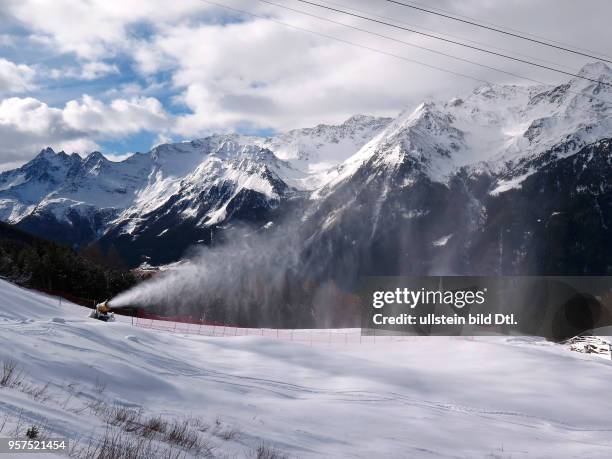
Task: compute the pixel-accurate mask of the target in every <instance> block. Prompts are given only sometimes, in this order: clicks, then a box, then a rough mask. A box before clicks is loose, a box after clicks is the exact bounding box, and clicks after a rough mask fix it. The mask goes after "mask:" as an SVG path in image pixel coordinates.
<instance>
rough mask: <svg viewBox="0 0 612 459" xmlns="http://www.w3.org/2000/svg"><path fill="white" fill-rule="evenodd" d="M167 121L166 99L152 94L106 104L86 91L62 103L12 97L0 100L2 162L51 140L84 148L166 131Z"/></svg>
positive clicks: (70, 147)
mask: <svg viewBox="0 0 612 459" xmlns="http://www.w3.org/2000/svg"><path fill="white" fill-rule="evenodd" d="M168 123H169V118H168V116H167V114H166V113H165V112H164V110H163V108H162V106H161V104H160V103H159V101H158V100H156V99H154V98H151V97H149V98H132V99H115V100H113V101H111V102H110V103H108V104H105V103H103V102H101V101H99V100H97V99H94V98H93V97H90V96H87V95H85V96H83V97H82V98H81V99H80V100H71V101H69V102H68V103H67V104H66V105H65V106H64V107H63V108H55V107H50V106H48V105H47V104H45V103H44V102H41V101H40V100H38V99H35V98H32V97H26V98H19V97H11V98H8V99H4V100H2V101H1V102H0V138H1V139H2V145H1V146H0V163H8V162H13V163H14V162H16V161H19V160H26V159H30V158H31V157H32V156H33V154H35V153H36V152H38V151H39V150H40V149H41V148H44V147H46V146H52V147H53V148H55V149H63V150H65V151H68V152H73V151H76V152H78V153H85V152H89V151H91V150H94V149H98V148H99V146H98V144H97V142H96V141H97V140H104V139H111V138H121V137H123V136H127V135H130V134H134V133H137V132H140V131H143V130H149V131H161V130H164V129H166V128H167V127H168Z"/></svg>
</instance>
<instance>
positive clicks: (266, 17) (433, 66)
mask: <svg viewBox="0 0 612 459" xmlns="http://www.w3.org/2000/svg"><path fill="white" fill-rule="evenodd" d="M200 1H201V2H204V3H208V4H209V5H213V6H218V7H220V8H225V9H226V10H230V11H234V12H236V13H241V14H247V15H249V16H252V17H255V18H259V19H264V20H266V21H270V22H274V23H276V24H280V25H283V26H285V27H288V28H290V29H294V30H299V31H301V32H307V33H310V34H312V35H317V36H319V37H323V38H327V39H330V40H335V41H339V42H341V43H345V44H347V45H351V46H355V47H357V48H362V49H366V50H368V51H371V52H374V53H379V54H383V55H385V56H389V57H393V58H396V59H400V60H403V61H406V62H411V63H413V64H417V65H421V66H423V67H427V68H430V69H433V70H439V71H441V72H446V73H450V74H452V75H456V76H460V77H463V78H468V79H470V80H473V81H477V82H479V83H486V84H489V85H490V84H492V83H491V82H490V81H487V80H484V79H482V78H478V77H475V76H471V75H467V74H465V73H461V72H456V71H454V70H449V69H446V68H444V67H438V66H436V65H432V64H427V63H425V62H421V61H418V60H416V59H410V58H408V57H406V56H401V55H399V54H395V53H390V52H387V51H383V50H381V49H378V48H373V47H370V46H367V45H362V44H360V43H355V42H353V41H350V40H345V39H343V38H338V37H334V36H333V35H327V34H324V33H321V32H317V31H315V30H311V29H307V28H305V27H300V26H296V25H293V24H289V23H287V22H283V21H279V20H277V19H274V18H271V17H268V16H263V15H260V14H256V13H253V12H251V11H247V10H242V9H239V8H234V7H231V6H228V5H223V4H221V3H216V2H212V1H210V0H200Z"/></svg>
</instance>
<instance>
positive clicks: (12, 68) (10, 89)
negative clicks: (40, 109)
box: [0, 57, 35, 94]
mask: <svg viewBox="0 0 612 459" xmlns="http://www.w3.org/2000/svg"><path fill="white" fill-rule="evenodd" d="M34 76H35V72H34V69H32V68H31V67H29V66H27V65H25V64H15V63H13V62H11V61H9V60H6V59H4V58H2V57H0V94H3V93H19V92H25V91H28V90H30V89H33V88H34V84H33V79H34Z"/></svg>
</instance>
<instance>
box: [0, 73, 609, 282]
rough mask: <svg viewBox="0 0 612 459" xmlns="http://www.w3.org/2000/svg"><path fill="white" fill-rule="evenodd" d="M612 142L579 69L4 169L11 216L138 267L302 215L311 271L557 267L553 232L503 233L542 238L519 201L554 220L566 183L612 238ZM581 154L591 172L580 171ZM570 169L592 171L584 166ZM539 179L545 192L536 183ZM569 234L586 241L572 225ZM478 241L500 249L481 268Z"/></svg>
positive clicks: (602, 96)
mask: <svg viewBox="0 0 612 459" xmlns="http://www.w3.org/2000/svg"><path fill="white" fill-rule="evenodd" d="M581 74H582V75H584V76H588V78H590V79H593V80H600V81H602V82H606V83H612V70H611V69H610V68H609V67H608V66H606V65H605V64H602V63H593V64H589V65H586V66H585V67H584V68H583V69H582V70H581ZM610 138H612V91H611V88H610V86H606V85H604V84H601V83H596V82H593V81H585V80H582V79H579V78H574V79H571V80H569V81H568V82H566V83H564V84H561V85H559V86H557V87H554V88H549V87H543V86H493V85H485V86H482V87H479V88H476V89H475V90H474V91H473V92H472V93H470V94H468V95H466V96H465V97H462V98H453V99H451V100H448V101H441V100H430V101H427V102H425V103H423V104H420V105H419V106H418V107H417V108H416V109H414V110H410V111H406V112H404V113H402V114H400V115H399V116H398V117H397V118H395V119H393V120H391V119H388V118H374V117H368V116H355V117H352V118H350V119H348V120H347V121H345V122H344V123H342V124H340V125H337V126H330V125H319V126H317V127H315V128H308V129H298V130H293V131H290V132H287V133H281V134H278V135H276V136H273V137H269V138H257V137H247V136H240V135H213V136H210V137H207V138H204V139H199V140H194V141H192V142H183V143H177V144H167V145H160V146H158V147H156V148H154V149H153V150H152V151H151V152H150V153H149V154H136V155H134V156H132V157H130V158H129V159H127V160H126V161H123V162H120V163H113V162H110V161H107V160H106V159H105V158H104V157H103V156H102V155H101V154H100V153H92V154H91V155H90V156H89V157H87V158H85V159H81V158H79V157H78V156H76V155H72V156H68V155H66V154H64V153H59V154H57V155H56V154H54V153H53V152H52V151H50V150H45V151H43V152H41V154H40V155H38V156H37V157H36V158H35V159H34V160H33V161H31V162H30V163H28V164H26V165H25V166H23V167H22V168H20V169H17V170H15V171H9V172H5V173H3V174H0V218H1V219H4V220H6V221H10V222H13V223H17V224H18V225H19V226H20V227H22V228H25V229H27V230H29V231H32V232H34V233H36V234H44V235H48V236H49V237H52V238H54V239H56V240H58V241H61V242H64V243H69V244H73V245H75V246H77V247H84V246H86V245H88V244H91V243H92V242H93V243H94V244H95V245H96V248H97V249H100V251H101V252H103V253H104V252H107V253H109V252H118V253H119V254H120V256H121V257H123V258H124V260H125V261H126V262H127V263H128V264H129V265H130V266H135V265H138V264H140V263H142V262H143V261H146V262H149V263H153V264H159V263H169V262H172V261H176V260H177V259H179V258H180V257H182V256H183V255H184V254H186V253H187V252H186V251H187V250H188V248H189V247H190V246H193V245H197V244H206V245H208V244H211V242H213V241H215V242H221V241H223V240H224V234H225V232H226V230H227V229H228V228H232V227H235V226H239V225H241V224H246V225H249V226H250V227H251V231H253V230H254V231H264V230H265V229H266V228H269V227H270V226H272V225H277V226H278V225H282V224H284V222H287V221H289V220H290V221H291V223H292V227H293V226H295V225H296V222H297V223H298V224H297V226H299V227H300V233H301V237H302V240H303V241H304V246H305V247H304V251H303V253H304V257H305V260H306V261H307V262H306V265H307V266H308V269H306V271H307V272H308V273H309V275H316V273H321V275H322V276H325V275H328V274H329V273H330V272H336V271H338V272H340V271H343V268H342V266H345V267H346V269H344V274H343V276H344V278H346V280H347V282H349V281H348V279H353V281H354V279H355V276H358V275H359V274H363V273H372V272H373V273H399V272H410V273H447V272H448V273H467V272H475V271H478V272H480V270H481V269H486V270H489V269H492V268H491V267H492V266H496V268H495V272H499V273H521V272H523V270H526V271H525V272H554V271H555V270H558V269H561V268H560V264H562V263H564V262H563V261H562V260H561V259H558V260H557V261H551V264H550V265H548V266H546V267H545V266H543V265H541V264H540V263H536V262H533V263H531V262H529V263H528V262H527V261H526V260H527V259H528V258H529V257H530V256H531V255H529V256H526V255H525V252H526V251H529V253H530V254H534V253H540V249H541V247H542V244H545V242H546V240H545V239H542V238H540V237H535V238H532V239H530V240H531V241H532V242H533V244H532V245H530V244H529V243H528V241H527V239H526V238H527V236H524V237H519V236H518V235H513V236H512V237H510V235H508V236H507V237H505V238H504V237H502V236H501V235H500V234H501V233H503V234H505V233H506V232H512V230H510V227H515V226H517V225H516V223H515V222H516V221H519V220H520V221H521V222H522V224H524V226H525V228H523V230H524V231H525V232H529V234H531V235H533V234H534V232H537V231H536V227H534V226H533V225H531V224H530V223H529V222H528V221H527V220H525V219H524V218H523V219H522V218H519V217H518V216H516V214H515V212H513V210H512V209H511V205H512V201H511V200H510V199H508V198H507V196H515V195H516V193H517V192H518V193H521V192H524V193H526V194H525V195H524V196H523V198H522V199H525V200H526V201H525V208H524V211H525V212H527V213H529V215H531V214H538V218H540V219H542V218H548V217H547V216H542V215H540V212H539V211H538V209H537V208H536V205H537V204H536V203H538V202H553V201H554V199H553V197H552V194H555V193H558V192H559V190H561V189H562V188H563V196H564V199H565V200H566V201H567V206H562V205H561V204H562V203H561V202H559V203H558V204H556V206H557V207H563V208H571V209H572V212H575V211H576V212H577V207H575V206H574V203H578V202H580V203H581V205H586V206H587V208H586V209H585V210H584V211H585V212H586V213H587V214H588V215H595V214H597V215H600V216H601V218H600V220H601V221H602V222H604V225H600V227H599V228H596V227H592V228H591V230H592V233H591V235H592V236H593V237H594V239H593V241H594V240H598V241H602V240H603V239H602V237H603V236H605V235H606V234H607V233H606V231H607V227H608V226H607V225H608V223H607V218H608V217H607V216H608V213H609V208H608V205H609V203H608V201H607V197H606V196H607V194H608V188H607V184H608V183H609V182H608V176H607V169H604V170H597V167H602V166H605V165H606V164H607V161H608V160H607V157H608V155H609V143H608V142H607V140H608V139H610ZM589 155H594V156H593V157H592V158H591V156H589ZM589 158H590V159H589ZM593 158H595V159H594V160H593ZM572 161H577V162H578V163H579V164H580V165H581V166H580V167H583V168H584V170H583V171H581V172H580V171H578V170H576V169H572V168H573V167H577V166H571V165H570V163H571V162H572ZM569 169H572V170H573V173H575V174H578V172H580V174H579V175H578V176H569V175H568V172H567V171H568V170H569ZM532 176H533V177H534V178H532V179H531V181H528V179H530V177H532ZM547 177H555V178H556V179H558V180H563V181H564V183H567V184H568V185H567V186H570V187H574V188H575V189H576V190H582V189H583V188H581V187H587V189H590V188H592V187H594V186H595V184H598V186H599V187H600V188H601V189H602V190H603V191H602V193H603V194H602V195H598V197H597V199H591V198H589V199H590V200H589V199H586V198H584V196H583V195H582V193H581V192H578V191H572V190H573V189H574V188H572V189H569V188H568V189H566V188H564V187H563V186H561V187H557V188H554V187H552V186H546V187H544V185H543V184H544V183H548V182H546V180H548V179H547ZM585 178H587V179H588V180H591V182H588V183H587V182H585ZM529 183H538V184H542V187H543V188H542V189H541V190H540V191H539V192H537V191H536V190H535V189H531V188H529V187H528V188H526V189H524V190H523V188H522V187H523V186H524V184H529ZM589 187H590V188H589ZM520 190H523V191H520ZM504 196H506V197H504ZM602 196H603V197H602ZM583 198H584V199H583ZM585 199H586V200H585ZM529 200H531V201H532V202H533V203H534V204H533V206H530V205H528V204H529V202H528V201H529ZM576 206H577V204H576ZM502 207H503V209H502ZM531 207H533V209H531ZM557 211H558V210H555V209H552V210H551V212H557ZM510 215H515V222H514V223H513V222H511V221H509V220H508V219H509V218H510V217H509V216H510ZM493 216H495V217H493ZM493 218H499V219H501V221H503V222H504V224H505V225H508V227H507V228H502V227H501V226H500V223H499V222H497V223H496V222H495V221H493ZM525 218H527V217H525ZM566 224H567V225H570V222H569V221H567V222H566ZM495 231H497V233H498V234H497V236H496V237H494V236H493V233H494V232H495ZM517 231H518V230H517ZM565 231H567V232H568V234H580V237H583V236H584V237H587V235H586V234H585V233H582V232H578V233H576V231H575V230H574V229H572V228H571V227H569V226H566V227H565ZM538 234H540V233H539V232H538ZM547 234H548V233H546V232H545V233H544V235H547ZM548 236H550V235H549V234H548ZM559 237H560V236H559ZM567 237H568V238H569V236H567ZM510 241H514V242H512V243H511V242H510ZM519 241H522V242H519ZM583 243H584V244H586V245H588V244H589V241H583ZM506 244H510V245H508V246H506ZM474 247H478V248H479V250H481V251H483V253H486V254H489V255H486V256H484V257H483V259H482V261H481V262H478V261H477V260H476V258H477V256H476V254H475V253H474V250H475V249H474ZM588 251H590V253H593V254H595V249H594V248H589V249H588ZM494 253H498V255H497V257H498V259H497V261H495V260H496V259H495V256H494V255H493V254H494ZM500 253H501V254H502V255H499V254H500ZM544 253H547V252H546V251H545V252H544ZM338 254H343V255H342V257H338ZM508 254H514V255H512V256H510V255H508ZM508 256H510V259H508V260H506V258H505V257H508ZM578 258H579V257H578ZM578 258H575V259H573V260H574V262H572V263H570V265H567V266H565V268H563V271H564V272H576V273H577V272H589V273H608V272H609V266H610V264H611V263H610V260H608V259H607V258H606V257H603V258H602V257H598V258H597V259H598V260H599V261H597V262H596V263H586V262H584V261H579V260H578ZM323 260H327V262H323ZM500 260H502V261H500ZM521 260H523V261H521ZM568 263H569V261H568ZM334 266H335V267H334ZM555 266H556V268H555ZM350 273H353V274H350ZM341 277H342V276H341ZM349 283H350V282H349Z"/></svg>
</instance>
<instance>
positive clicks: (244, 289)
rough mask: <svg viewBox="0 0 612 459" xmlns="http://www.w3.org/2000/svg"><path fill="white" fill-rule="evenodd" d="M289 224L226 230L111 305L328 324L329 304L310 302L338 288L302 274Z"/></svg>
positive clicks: (259, 321) (215, 317)
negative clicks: (213, 243)
mask: <svg viewBox="0 0 612 459" xmlns="http://www.w3.org/2000/svg"><path fill="white" fill-rule="evenodd" d="M279 226H280V225H279ZM288 227H289V229H287V228H286V227H283V229H273V228H274V226H272V228H270V225H265V226H264V229H262V230H261V231H259V232H253V230H252V229H249V228H244V227H243V228H240V229H234V230H232V231H230V233H231V234H227V235H226V236H227V238H226V240H228V241H231V242H227V243H223V244H221V245H219V246H213V247H206V248H199V249H197V250H196V251H195V252H194V253H193V255H192V256H191V257H189V258H188V259H187V260H186V261H185V262H183V263H180V264H178V265H177V266H176V267H173V268H171V269H169V270H167V271H165V272H162V273H160V274H159V275H157V276H155V277H153V278H151V279H149V280H147V281H145V282H143V283H141V284H139V285H137V286H136V287H134V288H132V289H131V290H129V291H127V292H124V293H122V294H120V295H118V296H117V297H116V298H114V299H113V300H112V301H111V305H112V306H114V307H121V306H137V307H146V308H147V309H149V310H152V311H155V312H159V313H160V314H162V315H188V316H191V317H192V318H194V319H204V320H207V321H214V322H221V323H227V324H236V325H248V326H277V327H283V326H287V327H289V326H294V327H297V326H300V327H311V326H317V325H319V326H323V325H326V324H328V323H329V320H327V318H326V317H323V315H324V314H323V312H322V311H325V310H327V308H324V307H316V306H315V304H314V303H317V304H318V303H323V302H324V303H329V302H330V301H331V300H330V298H331V297H332V296H337V295H338V293H337V291H336V289H334V288H333V287H330V285H329V284H328V283H317V282H309V281H308V280H305V279H304V276H303V271H304V269H303V264H302V262H301V252H302V249H301V244H299V242H298V241H299V235H298V231H297V230H295V231H293V229H294V228H293V226H292V225H288ZM316 311H319V317H316V316H317V312H316Z"/></svg>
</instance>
